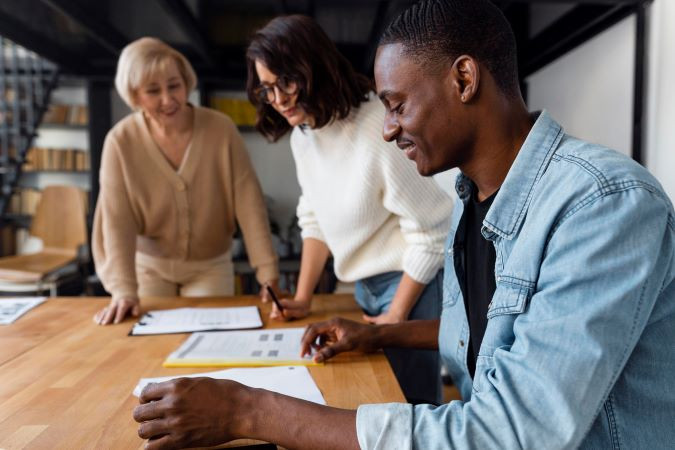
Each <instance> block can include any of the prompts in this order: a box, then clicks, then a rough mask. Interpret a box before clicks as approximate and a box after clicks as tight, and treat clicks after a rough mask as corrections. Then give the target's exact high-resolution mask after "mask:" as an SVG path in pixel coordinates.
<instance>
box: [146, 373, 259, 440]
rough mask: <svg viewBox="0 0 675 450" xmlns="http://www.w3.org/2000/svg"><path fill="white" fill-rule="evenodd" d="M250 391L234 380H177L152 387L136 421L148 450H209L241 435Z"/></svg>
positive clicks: (149, 387) (149, 386) (151, 385)
mask: <svg viewBox="0 0 675 450" xmlns="http://www.w3.org/2000/svg"><path fill="white" fill-rule="evenodd" d="M249 391H250V388H248V387H246V386H244V385H242V384H239V383H236V382H234V381H230V380H214V379H213V378H204V377H202V378H177V379H174V380H170V381H165V382H163V383H152V384H149V385H147V386H146V387H145V389H143V392H141V395H140V398H139V401H140V403H141V404H140V405H139V406H137V407H136V408H135V409H134V420H136V422H139V423H140V424H141V425H140V426H139V427H138V435H139V436H140V437H142V438H143V439H148V443H147V445H146V446H145V448H146V449H148V450H159V449H178V448H186V447H205V446H213V445H218V444H222V443H224V442H228V441H231V440H233V439H237V438H239V437H242V436H241V434H240V433H241V431H240V430H238V426H237V422H238V420H239V419H241V418H242V413H243V411H245V409H244V407H243V406H242V405H243V404H244V402H245V399H246V398H248V396H249Z"/></svg>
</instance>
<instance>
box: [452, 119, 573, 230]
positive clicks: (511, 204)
mask: <svg viewBox="0 0 675 450" xmlns="http://www.w3.org/2000/svg"><path fill="white" fill-rule="evenodd" d="M537 116H538V117H537ZM532 117H533V118H536V121H535V123H534V125H533V126H532V129H531V130H530V133H529V134H528V135H527V138H526V139H525V142H524V143H523V146H522V147H521V148H520V151H519V152H518V156H516V160H515V161H514V162H513V165H512V166H511V169H509V172H508V174H507V175H506V179H505V180H504V183H502V185H501V187H500V188H499V192H498V193H497V197H495V200H494V202H493V203H492V207H490V210H489V211H488V213H487V215H486V216H485V220H484V221H483V229H482V234H483V236H485V238H487V239H491V240H492V239H494V235H498V236H500V237H502V238H504V239H509V240H510V239H513V237H514V236H515V235H516V233H517V232H518V230H519V229H520V225H521V224H522V222H523V220H524V219H525V216H526V213H527V208H528V207H529V205H530V201H531V200H532V193H533V191H534V186H535V184H536V183H537V181H539V178H541V176H542V174H543V173H544V172H545V171H546V168H547V166H548V164H549V162H550V161H551V158H552V156H553V154H554V153H555V150H556V148H557V147H558V143H559V142H560V140H561V139H562V137H563V134H564V132H563V129H562V127H561V126H560V125H559V124H558V123H557V122H556V121H555V120H553V119H552V118H551V116H549V114H548V113H547V112H546V111H542V112H540V113H534V114H532ZM472 189H473V183H472V182H471V180H470V179H469V178H468V177H467V176H465V175H464V174H462V173H460V174H459V175H458V176H457V181H456V182H455V190H456V191H457V195H458V196H459V198H460V199H461V200H462V202H463V203H466V201H467V200H468V199H469V198H471V197H470V196H471V193H472Z"/></svg>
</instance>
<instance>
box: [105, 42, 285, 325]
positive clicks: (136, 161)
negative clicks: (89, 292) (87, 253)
mask: <svg viewBox="0 0 675 450" xmlns="http://www.w3.org/2000/svg"><path fill="white" fill-rule="evenodd" d="M196 83H197V79H196V77H195V73H194V71H193V69H192V66H191V65H190V63H189V62H188V61H187V59H185V57H184V56H183V55H182V54H180V53H179V52H177V51H176V50H174V49H173V48H171V47H169V46H168V45H166V44H165V43H163V42H162V41H160V40H158V39H154V38H142V39H139V40H137V41H134V42H132V43H131V44H129V45H128V46H126V47H125V48H124V50H123V51H122V54H121V55H120V59H119V62H118V65H117V75H116V77H115V87H116V88H117V92H118V93H119V94H120V96H121V97H122V99H123V100H124V101H125V102H126V103H127V105H129V107H131V108H132V109H133V110H134V112H133V113H132V114H130V115H128V116H127V117H126V118H124V119H122V120H121V121H120V122H118V123H117V125H115V126H114V127H113V129H112V130H110V132H109V133H108V135H107V136H106V139H105V143H104V145H103V155H102V161H101V175H100V183H101V190H100V194H99V197H98V202H97V205H96V213H95V215H94V229H93V233H92V250H93V255H94V261H95V263H96V272H97V273H98V275H99V277H100V279H101V281H102V282H103V286H104V287H105V288H106V289H107V290H108V291H109V292H110V293H111V294H112V299H111V301H110V304H109V305H108V306H106V307H105V308H103V309H102V310H100V311H99V312H98V313H97V314H96V315H95V316H94V321H96V322H97V323H99V324H101V325H107V324H110V323H118V322H120V321H122V320H123V319H124V317H125V316H126V315H128V314H131V315H134V316H136V315H138V314H139V310H140V301H139V298H142V297H160V296H161V297H166V296H169V297H174V296H177V295H181V296H186V297H202V296H225V295H233V294H234V279H233V278H234V275H233V265H232V258H231V256H230V251H229V250H230V245H231V243H232V236H233V234H234V232H235V226H236V225H235V223H238V224H239V227H240V228H241V229H242V232H243V236H244V240H245V241H246V248H247V250H248V255H249V260H250V262H251V265H252V266H253V267H254V268H255V269H256V276H257V279H258V281H259V282H260V283H261V284H264V283H268V284H270V285H271V286H272V287H274V288H276V284H277V280H278V278H279V272H278V265H277V257H276V252H275V251H274V248H273V246H272V240H271V236H270V230H269V223H268V219H267V212H266V208H265V203H264V200H263V195H262V191H261V189H260V184H259V183H258V179H257V177H256V175H255V172H254V170H253V167H252V166H251V162H250V160H249V157H248V154H247V153H246V149H245V147H244V142H243V141H242V139H241V136H240V135H239V133H238V131H237V128H236V126H235V125H234V124H233V122H232V121H231V120H230V119H229V118H228V117H227V116H225V115H224V114H221V113H219V112H216V111H214V110H211V109H207V108H200V107H196V106H193V105H191V104H190V103H188V94H189V93H190V91H192V89H194V87H195V85H196Z"/></svg>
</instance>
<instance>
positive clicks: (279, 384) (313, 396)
mask: <svg viewBox="0 0 675 450" xmlns="http://www.w3.org/2000/svg"><path fill="white" fill-rule="evenodd" d="M180 377H190V378H196V377H209V378H216V379H219V380H233V381H236V382H238V383H241V384H245V385H246V386H249V387H252V388H258V389H267V390H268V391H272V392H276V393H279V394H283V395H289V396H291V397H295V398H299V399H302V400H307V401H310V402H314V403H319V404H321V405H325V404H326V401H325V400H324V398H323V395H321V391H319V388H318V387H317V385H316V383H315V382H314V380H313V379H312V376H311V375H310V373H309V370H307V368H306V367H297V366H290V367H289V366H283V367H259V368H245V369H227V370H219V371H217V372H208V373H194V374H190V375H177V376H171V377H158V378H142V379H141V381H139V382H138V385H136V388H135V389H134V395H135V396H136V397H138V396H140V395H141V391H142V390H143V388H144V387H145V386H147V385H148V384H150V383H161V382H162V381H168V380H172V379H174V378H180Z"/></svg>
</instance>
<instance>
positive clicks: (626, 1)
mask: <svg viewBox="0 0 675 450" xmlns="http://www.w3.org/2000/svg"><path fill="white" fill-rule="evenodd" d="M515 2H517V3H529V4H531V5H536V4H538V3H539V4H551V3H562V4H564V3H568V4H574V5H637V4H639V3H642V2H644V0H513V1H508V2H507V1H500V2H499V3H515Z"/></svg>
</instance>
